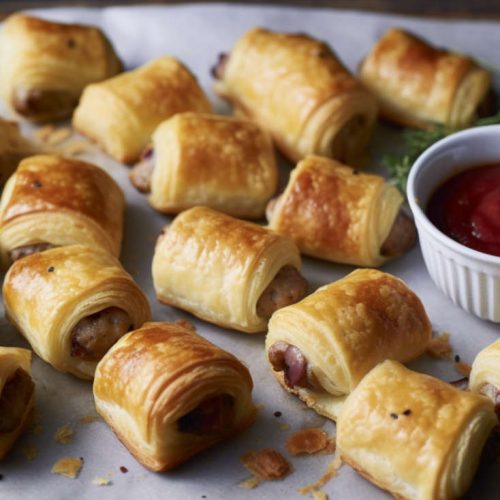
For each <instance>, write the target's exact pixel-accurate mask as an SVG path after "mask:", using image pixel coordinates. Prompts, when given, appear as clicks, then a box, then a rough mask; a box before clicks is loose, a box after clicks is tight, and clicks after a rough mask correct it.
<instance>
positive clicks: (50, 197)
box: [0, 155, 125, 262]
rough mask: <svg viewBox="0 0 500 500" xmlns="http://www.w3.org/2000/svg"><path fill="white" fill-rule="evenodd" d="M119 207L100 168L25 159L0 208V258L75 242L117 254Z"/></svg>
mask: <svg viewBox="0 0 500 500" xmlns="http://www.w3.org/2000/svg"><path fill="white" fill-rule="evenodd" d="M124 208H125V198H124V196H123V193H122V191H121V189H120V187H119V186H118V185H117V184H116V182H115V181H114V180H113V179H112V177H111V176H109V175H108V174H107V173H106V172H105V171H104V170H102V169H101V168H99V167H96V166H95V165H92V164H90V163H86V162H83V161H78V160H73V159H68V158H64V157H62V156H55V155H39V156H31V157H30V158H26V159H25V160H23V161H22V162H21V164H20V165H19V167H18V169H17V171H16V172H15V173H14V174H13V175H12V176H11V177H10V179H9V180H8V181H7V184H6V185H5V189H4V192H3V196H2V201H1V204H0V251H1V254H2V259H3V261H4V262H9V261H12V260H16V259H18V258H20V257H23V256H25V255H27V254H30V253H33V252H36V251H41V250H45V249H47V248H50V247H53V246H62V245H71V244H76V243H81V244H84V245H88V246H91V247H98V248H102V249H104V250H106V251H108V252H110V253H112V254H113V255H115V256H118V255H120V247H121V241H122V233H123V212H124Z"/></svg>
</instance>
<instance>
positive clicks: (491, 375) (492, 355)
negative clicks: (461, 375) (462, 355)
mask: <svg viewBox="0 0 500 500" xmlns="http://www.w3.org/2000/svg"><path fill="white" fill-rule="evenodd" d="M469 389H470V390H471V391H473V392H477V393H479V394H484V395H485V396H487V397H489V398H490V399H491V400H492V401H493V404H494V405H495V411H496V413H497V416H498V418H499V419H500V340H497V341H495V342H493V344H490V345H489V346H488V347H485V348H484V349H483V350H482V351H481V352H480V353H479V354H478V355H477V356H476V359H475V360H474V362H473V363H472V371H471V373H470V377H469Z"/></svg>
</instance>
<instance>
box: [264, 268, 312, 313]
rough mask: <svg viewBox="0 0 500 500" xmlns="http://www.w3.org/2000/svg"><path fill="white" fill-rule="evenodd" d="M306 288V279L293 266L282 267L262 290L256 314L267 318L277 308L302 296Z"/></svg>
mask: <svg viewBox="0 0 500 500" xmlns="http://www.w3.org/2000/svg"><path fill="white" fill-rule="evenodd" d="M307 288H308V284H307V281H306V280H305V279H304V277H303V276H302V275H301V274H300V272H299V271H298V270H297V269H295V267H293V266H285V267H282V268H281V269H280V270H279V272H278V274H277V275H276V276H275V277H274V279H273V280H272V281H271V283H269V285H268V286H267V288H266V289H265V290H264V291H263V292H262V295H261V296H260V298H259V300H258V302H257V315H258V316H259V317H261V318H264V319H269V318H270V317H271V316H272V314H273V313H274V312H275V311H277V310H278V309H281V308H282V307H285V306H289V305H290V304H295V303H296V302H298V301H299V300H301V299H302V298H304V297H305V296H306V294H307Z"/></svg>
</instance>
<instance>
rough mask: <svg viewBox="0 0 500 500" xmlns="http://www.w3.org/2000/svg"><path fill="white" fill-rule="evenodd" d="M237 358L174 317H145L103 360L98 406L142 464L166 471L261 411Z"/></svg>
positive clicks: (97, 382)
mask: <svg viewBox="0 0 500 500" xmlns="http://www.w3.org/2000/svg"><path fill="white" fill-rule="evenodd" d="M252 387H253V384H252V379H251V377H250V373H249V371H248V370H247V368H246V367H245V366H243V364H242V363H240V361H238V359H236V358H235V357H234V356H233V355H231V354H229V353H228V352H225V351H223V350H222V349H220V348H219V347H217V346H215V345H214V344H212V343H210V342H208V340H205V339H204V338H202V337H200V336H199V335H197V334H196V333H195V332H193V331H191V330H188V329H187V328H184V327H182V326H180V325H178V324H173V323H146V324H145V325H144V326H143V327H142V328H140V329H139V330H136V331H134V332H131V333H129V334H128V335H126V336H125V337H123V338H121V339H120V340H119V341H118V342H117V343H116V344H115V345H114V346H113V347H112V348H111V349H110V351H109V352H108V353H107V354H106V356H105V357H104V358H103V359H102V360H101V362H100V363H99V365H98V367H97V370H96V376H95V380H94V397H95V403H96V408H97V411H98V412H99V413H100V414H101V415H102V417H103V418H104V420H105V421H106V422H107V423H108V424H109V425H110V426H111V428H112V429H113V431H114V432H115V433H116V434H117V436H118V437H119V439H120V440H121V441H122V442H123V444H124V445H125V446H126V447H127V448H128V450H129V451H130V452H131V453H132V454H133V455H134V456H135V458H136V459H137V460H138V461H139V462H141V463H142V464H143V465H145V466H146V467H148V468H149V469H151V470H154V471H164V470H168V469H171V468H172V467H175V466H176V465H178V464H180V463H181V462H184V461H185V460H187V459H188V458H190V457H191V456H193V455H195V454H196V453H198V452H200V451H201V450H204V449H205V448H208V447H209V446H212V445H213V444H215V443H217V442H219V441H222V440H223V439H226V438H228V437H230V436H231V435H233V434H235V433H237V432H239V431H241V430H243V429H245V428H246V427H247V426H249V425H250V424H251V423H252V422H253V421H254V419H255V414H256V411H255V406H254V404H253V402H252V397H251V392H252Z"/></svg>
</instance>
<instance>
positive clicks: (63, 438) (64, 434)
mask: <svg viewBox="0 0 500 500" xmlns="http://www.w3.org/2000/svg"><path fill="white" fill-rule="evenodd" d="M74 434H75V431H74V430H73V429H72V428H71V427H70V426H69V425H67V424H66V425H63V426H62V427H59V429H57V431H56V432H55V434H54V439H55V440H56V441H57V442H58V443H61V444H69V443H71V441H72V440H73V436H74Z"/></svg>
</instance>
